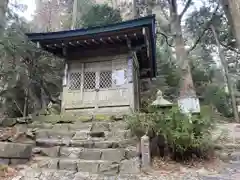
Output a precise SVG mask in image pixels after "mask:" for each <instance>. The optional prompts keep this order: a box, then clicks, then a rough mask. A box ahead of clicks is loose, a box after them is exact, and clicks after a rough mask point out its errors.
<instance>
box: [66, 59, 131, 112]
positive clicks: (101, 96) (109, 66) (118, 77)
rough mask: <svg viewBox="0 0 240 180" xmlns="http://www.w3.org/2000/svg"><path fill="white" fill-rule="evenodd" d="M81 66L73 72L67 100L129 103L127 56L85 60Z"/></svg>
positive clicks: (80, 104) (92, 104)
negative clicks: (93, 61)
mask: <svg viewBox="0 0 240 180" xmlns="http://www.w3.org/2000/svg"><path fill="white" fill-rule="evenodd" d="M74 67H75V66H74ZM74 67H73V68H74ZM81 67H82V68H76V69H75V70H73V71H70V73H69V78H68V94H69V95H68V100H67V101H68V102H69V104H70V106H71V107H74V108H99V107H104V106H119V105H129V99H130V97H129V87H128V81H127V60H126V59H122V60H121V59H120V60H112V61H105V62H95V63H84V65H82V66H81Z"/></svg>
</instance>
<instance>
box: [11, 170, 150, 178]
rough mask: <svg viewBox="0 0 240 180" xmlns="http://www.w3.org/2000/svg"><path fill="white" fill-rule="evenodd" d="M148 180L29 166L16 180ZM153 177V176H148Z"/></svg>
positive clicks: (124, 175)
mask: <svg viewBox="0 0 240 180" xmlns="http://www.w3.org/2000/svg"><path fill="white" fill-rule="evenodd" d="M22 179H24V180H46V179H51V180H115V179H117V180H146V177H145V178H144V177H143V176H142V175H140V174H139V175H133V174H121V175H103V174H93V173H89V172H76V171H68V170H53V169H46V168H42V169H39V168H27V169H24V170H21V171H20V172H19V174H18V176H16V177H15V179H14V180H22ZM147 179H153V178H150V177H149V178H147Z"/></svg>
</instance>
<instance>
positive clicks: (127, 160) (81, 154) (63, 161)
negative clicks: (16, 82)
mask: <svg viewBox="0 0 240 180" xmlns="http://www.w3.org/2000/svg"><path fill="white" fill-rule="evenodd" d="M28 126H29V130H28V131H31V132H34V135H35V142H36V146H35V147H34V148H33V158H32V162H31V163H32V165H31V168H32V169H31V172H39V171H41V172H46V171H48V172H49V171H51V172H55V173H56V172H69V173H70V172H71V173H74V174H75V175H78V176H84V177H85V176H86V174H89V175H91V176H92V175H95V176H104V177H105V176H107V177H108V176H115V177H116V176H124V175H130V174H131V176H132V175H134V174H135V175H137V174H138V173H139V172H140V163H139V158H138V153H137V149H136V142H135V141H134V139H133V138H132V137H131V135H130V132H129V130H126V123H125V122H124V121H92V122H74V123H63V124H59V123H58V124H55V125H52V124H49V123H39V124H36V123H35V124H30V125H28ZM23 176H24V177H25V176H26V175H23ZM31 178H32V177H31ZM82 178H83V177H82ZM29 179H30V177H29ZM72 179H73V178H72ZM79 179H81V178H79Z"/></svg>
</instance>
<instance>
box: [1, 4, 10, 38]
mask: <svg viewBox="0 0 240 180" xmlns="http://www.w3.org/2000/svg"><path fill="white" fill-rule="evenodd" d="M7 7H8V0H2V1H0V36H1V35H2V33H3V31H4V28H5V21H6V12H7Z"/></svg>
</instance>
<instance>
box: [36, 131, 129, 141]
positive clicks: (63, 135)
mask: <svg viewBox="0 0 240 180" xmlns="http://www.w3.org/2000/svg"><path fill="white" fill-rule="evenodd" d="M35 134H36V138H57V139H74V140H84V139H90V138H104V139H110V138H112V139H113V138H115V139H116V138H118V139H126V138H130V137H131V133H130V131H129V130H115V131H96V130H95V131H90V130H79V131H70V130H53V129H39V130H36V131H35Z"/></svg>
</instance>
